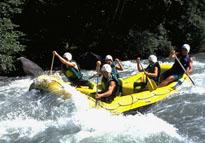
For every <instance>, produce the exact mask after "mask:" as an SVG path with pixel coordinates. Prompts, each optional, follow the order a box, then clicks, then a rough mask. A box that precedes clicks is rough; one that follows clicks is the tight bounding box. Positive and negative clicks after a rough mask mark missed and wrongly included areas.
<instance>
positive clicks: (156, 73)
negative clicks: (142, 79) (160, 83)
mask: <svg viewBox="0 0 205 143" xmlns="http://www.w3.org/2000/svg"><path fill="white" fill-rule="evenodd" d="M145 74H146V75H147V76H148V77H157V76H158V68H157V67H155V68H154V73H150V72H145Z"/></svg>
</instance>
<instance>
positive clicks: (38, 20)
mask: <svg viewBox="0 0 205 143" xmlns="http://www.w3.org/2000/svg"><path fill="white" fill-rule="evenodd" d="M204 7H205V1H204V0H113V1H110V0H87V1H80V0H69V1H68V0H15V1H14V0H3V1H1V2H0V62H1V65H0V74H1V75H5V74H7V75H9V74H11V73H13V72H14V71H15V72H16V74H18V73H17V71H16V70H15V67H16V58H17V57H19V56H21V55H23V56H25V57H27V58H29V59H31V60H33V61H34V62H36V63H37V64H39V65H40V66H41V67H43V68H44V69H46V68H48V67H49V65H50V61H51V57H52V56H51V55H52V53H51V52H52V51H53V50H56V51H58V52H59V53H61V54H63V53H64V52H65V51H70V52H72V53H73V56H74V58H75V59H76V60H80V58H79V57H80V56H81V55H82V54H83V53H85V52H94V53H96V54H98V55H101V56H104V55H105V54H112V55H113V56H116V57H119V58H120V59H122V60H126V59H133V58H135V57H136V54H138V55H141V56H142V57H144V58H147V56H148V55H149V54H151V53H153V54H156V55H157V56H160V57H166V56H167V55H168V54H169V52H168V51H169V49H171V48H173V47H180V46H181V45H182V44H183V43H189V44H190V45H191V47H192V49H191V52H192V53H197V52H199V51H204V48H203V47H204V39H205V38H204V37H205V9H204Z"/></svg>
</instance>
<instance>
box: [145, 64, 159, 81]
mask: <svg viewBox="0 0 205 143" xmlns="http://www.w3.org/2000/svg"><path fill="white" fill-rule="evenodd" d="M155 67H157V68H158V74H157V77H151V79H153V80H154V81H155V82H157V83H158V82H159V78H160V73H161V68H160V65H159V63H158V62H156V63H154V64H149V66H148V67H147V68H146V71H147V72H149V73H154V71H155Z"/></svg>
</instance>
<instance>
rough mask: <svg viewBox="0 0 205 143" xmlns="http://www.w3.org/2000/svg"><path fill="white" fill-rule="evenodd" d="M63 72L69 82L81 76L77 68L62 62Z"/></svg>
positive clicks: (77, 79)
mask: <svg viewBox="0 0 205 143" xmlns="http://www.w3.org/2000/svg"><path fill="white" fill-rule="evenodd" d="M62 67H63V73H64V75H65V76H66V77H67V78H68V80H70V81H71V82H77V81H79V80H80V79H81V78H82V74H81V72H80V71H79V70H77V69H76V68H74V67H68V66H67V65H65V64H63V65H62Z"/></svg>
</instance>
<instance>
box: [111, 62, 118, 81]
mask: <svg viewBox="0 0 205 143" xmlns="http://www.w3.org/2000/svg"><path fill="white" fill-rule="evenodd" d="M110 66H111V68H112V75H114V76H116V78H119V77H120V75H119V73H118V71H117V69H116V67H115V64H114V63H112V64H111V65H110Z"/></svg>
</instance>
